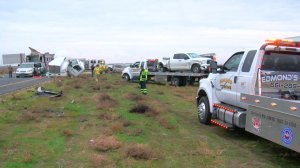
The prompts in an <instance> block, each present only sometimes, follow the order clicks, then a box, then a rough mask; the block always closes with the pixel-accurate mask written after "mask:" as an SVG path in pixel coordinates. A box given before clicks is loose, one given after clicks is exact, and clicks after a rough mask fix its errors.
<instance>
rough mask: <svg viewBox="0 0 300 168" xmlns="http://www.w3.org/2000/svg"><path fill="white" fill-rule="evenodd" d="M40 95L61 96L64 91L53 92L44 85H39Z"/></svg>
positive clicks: (38, 92) (38, 93) (38, 91)
mask: <svg viewBox="0 0 300 168" xmlns="http://www.w3.org/2000/svg"><path fill="white" fill-rule="evenodd" d="M36 94H37V95H38V96H48V97H61V96H63V92H62V91H60V92H52V91H49V90H45V89H44V88H43V87H38V89H37V93H36Z"/></svg>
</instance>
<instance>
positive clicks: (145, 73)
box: [140, 67, 148, 95]
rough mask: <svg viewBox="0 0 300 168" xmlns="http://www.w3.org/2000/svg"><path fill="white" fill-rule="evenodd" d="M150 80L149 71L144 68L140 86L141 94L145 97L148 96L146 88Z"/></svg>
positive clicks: (141, 72)
mask: <svg viewBox="0 0 300 168" xmlns="http://www.w3.org/2000/svg"><path fill="white" fill-rule="evenodd" d="M147 80H148V70H147V69H144V67H142V69H141V71H140V86H141V88H140V89H141V93H143V94H144V95H146V94H147V92H148V91H147V87H146V82H147Z"/></svg>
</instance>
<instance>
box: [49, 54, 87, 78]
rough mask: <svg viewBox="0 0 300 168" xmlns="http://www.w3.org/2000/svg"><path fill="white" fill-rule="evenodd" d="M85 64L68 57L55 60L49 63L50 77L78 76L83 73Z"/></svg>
mask: <svg viewBox="0 0 300 168" xmlns="http://www.w3.org/2000/svg"><path fill="white" fill-rule="evenodd" d="M84 70H85V68H84V62H82V61H80V60H79V59H70V58H67V57H59V58H55V59H54V60H53V61H51V62H50V63H49V74H48V75H49V76H78V75H80V74H81V73H82V72H83V71H84Z"/></svg>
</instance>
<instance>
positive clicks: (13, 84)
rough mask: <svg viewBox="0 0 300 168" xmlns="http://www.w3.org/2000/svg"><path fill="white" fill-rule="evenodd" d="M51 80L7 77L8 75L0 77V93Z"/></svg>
mask: <svg viewBox="0 0 300 168" xmlns="http://www.w3.org/2000/svg"><path fill="white" fill-rule="evenodd" d="M49 80H51V78H46V77H42V78H15V77H13V78H8V75H5V76H4V77H2V78H0V95H3V94H6V93H9V92H13V91H16V90H20V89H23V88H27V87H30V86H34V85H37V84H39V83H43V82H46V81H49Z"/></svg>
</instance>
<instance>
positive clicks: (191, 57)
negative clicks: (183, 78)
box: [158, 53, 211, 73]
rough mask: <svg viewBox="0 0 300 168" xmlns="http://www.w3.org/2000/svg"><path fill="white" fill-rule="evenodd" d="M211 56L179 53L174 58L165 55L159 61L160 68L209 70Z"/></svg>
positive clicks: (164, 69) (195, 70)
mask: <svg viewBox="0 0 300 168" xmlns="http://www.w3.org/2000/svg"><path fill="white" fill-rule="evenodd" d="M210 61H211V58H207V57H201V56H199V55H198V54H195V53H178V54H174V56H173V57H172V58H170V57H164V58H163V59H162V60H161V61H160V62H159V63H158V66H159V70H160V71H161V72H165V71H192V72H193V73H200V72H205V71H207V70H208V66H209V64H210Z"/></svg>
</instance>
